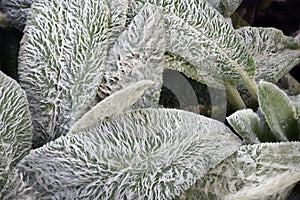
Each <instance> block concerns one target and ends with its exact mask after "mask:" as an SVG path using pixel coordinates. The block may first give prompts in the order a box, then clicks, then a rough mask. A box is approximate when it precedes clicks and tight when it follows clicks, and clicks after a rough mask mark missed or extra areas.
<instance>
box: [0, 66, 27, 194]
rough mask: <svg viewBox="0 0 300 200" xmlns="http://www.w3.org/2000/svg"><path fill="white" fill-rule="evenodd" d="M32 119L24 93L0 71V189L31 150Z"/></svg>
mask: <svg viewBox="0 0 300 200" xmlns="http://www.w3.org/2000/svg"><path fill="white" fill-rule="evenodd" d="M31 139H32V131H31V119H30V114H29V109H28V102H27V99H26V95H25V92H24V91H23V90H22V89H21V88H20V86H19V85H18V84H17V82H15V81H14V80H13V79H11V78H9V77H8V76H6V75H4V74H3V73H2V72H1V71H0V190H1V189H2V187H3V185H4V184H5V182H6V179H7V176H8V173H9V172H10V171H11V170H12V168H13V166H14V165H16V164H17V163H18V162H19V161H20V160H21V159H22V158H23V157H24V156H25V155H26V154H27V153H29V149H30V148H31V144H32V143H31Z"/></svg>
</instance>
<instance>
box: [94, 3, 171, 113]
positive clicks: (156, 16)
mask: <svg viewBox="0 0 300 200" xmlns="http://www.w3.org/2000/svg"><path fill="white" fill-rule="evenodd" d="M163 25H164V24H163V15H162V13H161V11H160V9H158V8H157V7H156V6H153V5H148V6H145V7H143V9H141V10H140V12H139V13H138V14H137V15H136V16H135V17H134V18H133V19H132V22H131V24H130V25H129V26H128V28H127V29H126V30H125V31H123V32H122V33H121V34H120V36H119V38H118V39H117V40H116V41H115V43H114V45H113V47H112V48H111V49H110V51H109V53H108V58H107V64H106V67H105V73H104V77H103V80H102V82H101V85H100V90H99V96H100V98H101V99H104V98H105V97H107V96H109V95H110V94H111V93H113V92H115V91H118V90H120V89H121V88H123V87H125V86H127V85H129V84H131V83H134V82H137V81H139V80H152V81H153V82H154V83H155V84H154V86H153V87H151V89H149V90H148V91H147V92H146V93H145V94H144V95H143V98H142V99H141V100H139V101H138V102H137V103H136V104H135V107H137V108H141V107H156V106H157V104H158V101H159V95H160V88H161V86H162V75H163V63H162V58H163V54H164V52H165V40H164V26H163Z"/></svg>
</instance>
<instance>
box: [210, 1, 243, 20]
mask: <svg viewBox="0 0 300 200" xmlns="http://www.w3.org/2000/svg"><path fill="white" fill-rule="evenodd" d="M204 1H206V2H208V3H209V4H210V5H211V6H212V7H214V8H215V9H217V10H218V11H219V12H220V13H221V14H222V15H223V16H226V17H229V16H231V14H232V13H234V11H235V10H236V9H237V8H238V7H239V5H240V4H241V3H242V1H243V0H204Z"/></svg>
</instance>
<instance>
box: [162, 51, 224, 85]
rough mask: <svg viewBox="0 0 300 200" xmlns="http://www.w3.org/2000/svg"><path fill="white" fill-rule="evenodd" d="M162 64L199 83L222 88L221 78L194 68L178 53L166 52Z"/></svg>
mask: <svg viewBox="0 0 300 200" xmlns="http://www.w3.org/2000/svg"><path fill="white" fill-rule="evenodd" d="M164 65H165V68H168V69H172V70H176V71H179V72H181V73H183V74H185V75H186V76H187V77H189V78H192V79H194V80H196V81H198V82H199V83H203V84H206V85H208V86H210V87H213V88H222V89H224V84H223V81H222V80H220V79H218V78H215V77H214V76H213V75H208V74H207V72H205V71H202V70H195V66H194V65H192V64H191V63H190V62H188V61H186V60H185V59H184V58H181V57H180V56H178V55H175V54H171V53H166V54H165V55H164Z"/></svg>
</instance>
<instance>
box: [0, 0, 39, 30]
mask: <svg viewBox="0 0 300 200" xmlns="http://www.w3.org/2000/svg"><path fill="white" fill-rule="evenodd" d="M37 1H39V0H1V1H0V11H1V12H2V13H3V16H4V17H5V19H6V20H7V21H8V22H10V23H11V24H12V25H13V26H14V27H15V28H16V29H18V30H19V31H22V30H23V29H24V26H25V22H26V17H27V14H28V12H29V9H30V6H31V4H32V3H33V2H37Z"/></svg>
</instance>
